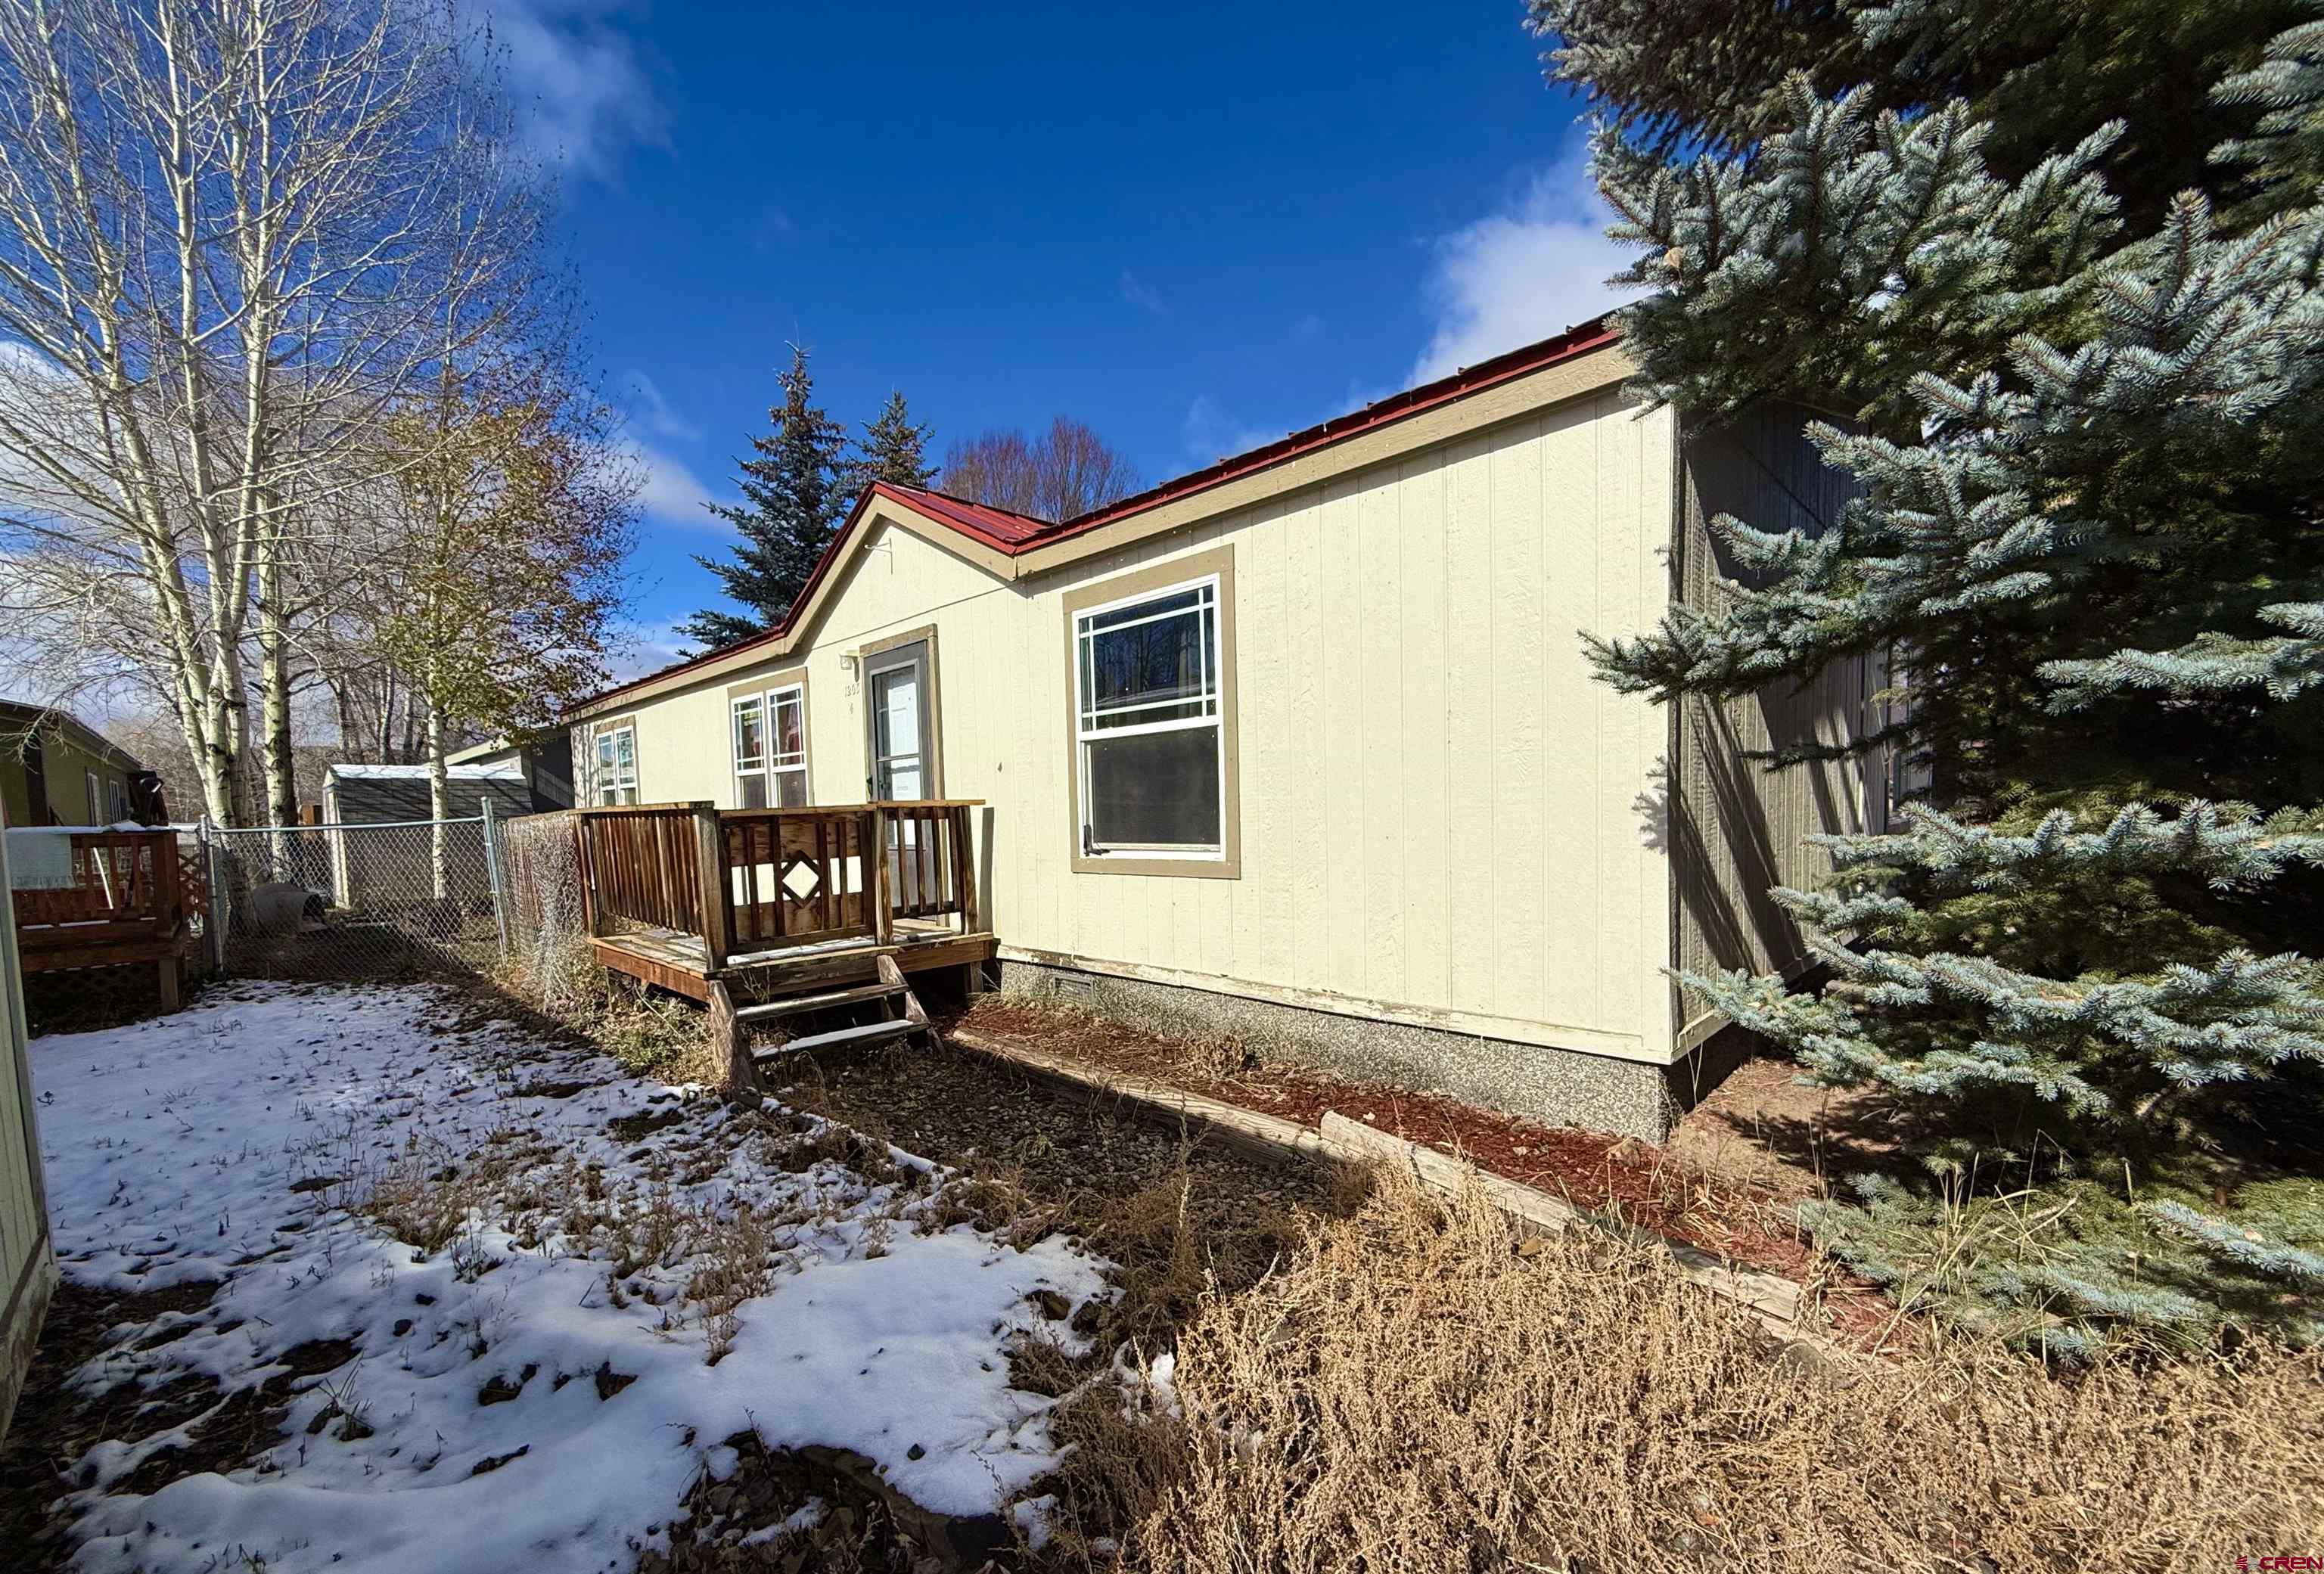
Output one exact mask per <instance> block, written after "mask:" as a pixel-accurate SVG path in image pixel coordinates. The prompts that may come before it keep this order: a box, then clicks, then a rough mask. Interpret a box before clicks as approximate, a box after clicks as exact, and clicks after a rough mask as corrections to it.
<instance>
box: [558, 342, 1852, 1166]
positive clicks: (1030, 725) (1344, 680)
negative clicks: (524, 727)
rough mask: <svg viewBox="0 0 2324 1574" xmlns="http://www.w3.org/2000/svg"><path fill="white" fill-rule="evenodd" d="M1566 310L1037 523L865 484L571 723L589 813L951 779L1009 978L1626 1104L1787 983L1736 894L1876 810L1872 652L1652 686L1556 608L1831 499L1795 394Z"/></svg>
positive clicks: (1587, 623) (1568, 611) (1699, 591)
mask: <svg viewBox="0 0 2324 1574" xmlns="http://www.w3.org/2000/svg"><path fill="white" fill-rule="evenodd" d="M1631 371H1632V368H1631V365H1630V364H1629V363H1628V361H1627V360H1626V359H1625V357H1624V354H1623V352H1622V350H1621V348H1620V347H1619V345H1618V344H1617V342H1616V338H1615V336H1614V334H1613V333H1612V332H1611V331H1610V330H1609V329H1608V328H1607V327H1606V326H1605V325H1603V324H1602V323H1591V324H1587V325H1584V326H1582V327H1578V328H1575V329H1572V330H1570V331H1568V332H1567V333H1565V334H1563V335H1561V336H1557V337H1555V338H1553V339H1550V340H1547V341H1545V342H1544V343H1541V344H1538V345H1532V346H1530V347H1528V348H1526V349H1524V350H1520V351H1517V352H1515V353H1513V354H1508V355H1504V356H1501V357H1499V358H1497V359H1495V360H1493V361H1490V362H1488V363H1486V364H1482V365H1479V366H1475V367H1471V368H1468V369H1467V370H1465V371H1464V372H1462V373H1460V374H1459V375H1456V376H1453V377H1450V378H1446V379H1444V380H1443V381H1441V382H1433V383H1430V384H1427V385H1426V386H1425V387H1421V388H1416V389H1414V390H1412V391H1408V392H1406V393H1401V394H1398V395H1396V396H1394V397H1392V398H1389V399H1386V400H1380V401H1379V402H1377V403H1375V404H1372V405H1370V406H1369V407H1368V408H1367V409H1365V410H1363V411H1361V412H1359V413H1357V414H1354V415H1350V416H1346V417H1342V418H1341V419H1337V420H1334V421H1331V422H1328V423H1326V424H1324V425H1323V426H1320V427H1316V428H1311V429H1309V430H1306V431H1302V432H1297V433H1294V434H1293V435H1291V436H1290V437H1286V438H1284V439H1282V440H1281V441H1279V442H1276V443H1272V444H1269V445H1268V446H1265V447H1262V448H1259V449H1257V450H1254V451H1253V452H1251V453H1249V454H1245V455H1242V456H1239V457H1237V458H1233V459H1230V460H1226V461H1222V463H1220V464H1218V465H1213V466H1211V467H1209V468H1207V469H1204V470H1202V471H1198V472H1196V473H1194V474H1190V475H1187V476H1184V477H1182V478H1180V479H1178V480H1176V481H1173V482H1170V483H1167V484H1165V485H1162V486H1160V487H1157V488H1155V489H1154V490H1152V491H1149V492H1144V493H1141V494H1139V495H1138V496H1136V497H1132V498H1130V499H1127V500H1125V501H1123V502H1119V503H1115V504H1113V505H1111V506H1109V507H1107V508H1104V509H1102V510H1099V511H1096V512H1094V513H1092V514H1088V515H1085V516H1084V517H1082V518H1079V519H1075V520H1067V521H1065V522H1063V523H1059V524H1047V523H1043V522H1042V521H1039V520H1031V519H1027V518H1023V517H1020V516H1018V515H1014V514H1010V513H1005V512H1002V511H999V510H995V509H992V508H989V507H984V506H981V505H978V504H975V503H971V502H963V501H960V500H958V499H954V498H950V497H946V496H944V495H942V494H940V493H937V492H927V491H918V490H913V489H908V488H902V487H896V486H890V485H886V484H881V485H877V486H874V487H872V488H871V489H870V490H869V491H868V492H866V493H865V494H864V496H863V498H862V500H861V501H860V502H859V503H858V504H857V506H856V508H855V510H854V511H853V514H851V515H850V517H849V519H848V520H847V521H846V523H845V525H844V527H843V528H842V529H841V532H840V533H839V535H838V537H837V538H835V541H834V542H833V544H832V547H831V548H830V550H829V551H828V552H827V553H826V554H825V557H824V558H823V560H822V562H821V563H820V564H819V565H818V566H817V568H816V573H815V575H814V577H813V578H812V579H811V580H810V581H809V583H808V585H807V590H806V592H805V593H804V594H802V596H801V597H800V600H799V602H798V605H797V606H796V607H795V608H794V609H793V611H792V612H791V614H790V616H789V617H788V619H787V620H786V621H785V622H784V624H783V626H782V627H780V628H779V629H777V630H775V631H771V632H770V633H767V634H765V635H762V636H760V637H759V638H757V639H755V640H750V641H747V642H745V643H743V644H741V645H737V646H734V647H733V648H730V649H724V650H719V651H715V652H713V653H711V654H709V655H706V656H703V657H699V658H695V659H692V660H689V661H686V662H682V663H680V664H678V665H677V666H674V667H668V668H665V669H663V670H661V671H659V672H656V673H653V674H651V675H650V676H648V677H642V678H640V679H638V680H636V681H635V682H632V683H628V684H625V685H623V686H621V687H618V688H615V689H612V690H609V691H607V692H606V693H604V694H603V695H598V696H597V697H595V699H593V700H591V701H589V702H588V703H587V704H584V705H582V706H580V707H578V708H577V709H576V712H575V713H574V715H573V718H572V719H573V721H574V723H575V726H574V753H575V758H576V760H577V761H579V762H580V763H581V765H582V767H583V771H584V779H583V780H582V781H581V782H580V783H578V784H576V785H577V786H578V787H579V788H580V797H581V801H582V802H584V803H585V804H609V803H637V802H649V803H659V802H669V801H677V800H711V801H714V802H715V803H716V804H717V805H721V806H725V807H746V806H752V805H792V804H800V803H812V804H816V805H831V804H846V803H853V802H860V801H862V799H864V798H866V797H880V798H914V797H928V798H941V797H946V796H950V797H955V798H973V799H982V800H983V801H984V802H985V803H986V804H987V805H990V807H989V808H988V809H986V810H985V811H983V818H982V835H981V839H982V842H983V843H984V845H983V847H982V850H981V852H980V859H981V861H982V879H981V880H980V882H979V883H980V888H981V891H982V902H983V907H984V923H985V926H986V927H987V928H989V929H991V931H992V932H993V933H994V934H996V935H997V937H998V955H999V957H1000V959H1001V974H1002V979H1003V982H1004V984H1007V985H1010V986H1012V987H1013V986H1018V985H1037V986H1046V987H1053V988H1056V989H1059V990H1065V991H1066V992H1068V993H1070V994H1072V995H1074V997H1075V998H1077V999H1083V1000H1084V1001H1086V1003H1088V1004H1090V1005H1092V1006H1094V1007H1098V1008H1110V1009H1114V1010H1118V1011H1121V1012H1124V1013H1127V1014H1130V1015H1133V1016H1140V1017H1148V1018H1156V1017H1171V1018H1174V1019H1175V1020H1176V1021H1177V1022H1178V1023H1180V1024H1182V1025H1185V1024H1202V1023H1208V1024H1212V1025H1214V1026H1220V1027H1224V1028H1228V1029H1231V1030H1234V1031H1238V1032H1243V1033H1247V1034H1251V1035H1255V1036H1269V1037H1273V1038H1276V1039H1277V1040H1281V1041H1291V1042H1296V1043H1298V1044H1301V1045H1304V1046H1305V1049H1306V1051H1307V1052H1308V1053H1310V1054H1314V1055H1318V1056H1321V1057H1323V1058H1324V1059H1325V1060H1326V1061H1327V1062H1329V1063H1333V1064H1335V1065H1336V1066H1338V1067H1340V1068H1341V1069H1342V1070H1343V1071H1345V1072H1351V1073H1354V1074H1358V1075H1364V1076H1373V1077H1379V1078H1383V1079H1387V1080H1390V1081H1395V1082H1405V1083H1408V1084H1411V1085H1416V1086H1422V1087H1430V1088H1437V1089H1442V1090H1444V1091H1449V1092H1452V1093H1453V1094H1455V1095H1458V1096H1461V1097H1463V1098H1468V1099H1471V1100H1480V1101H1485V1102H1489V1103H1493V1104H1496V1105H1499V1106H1500V1107H1502V1108H1505V1109H1512V1110H1517V1111H1519V1112H1523V1113H1528V1114H1533V1115H1536V1116H1539V1117H1543V1118H1550V1119H1555V1120H1561V1121H1572V1122H1577V1123H1581V1124H1587V1125H1591V1126H1596V1127H1599V1128H1605V1129H1610V1130H1620V1131H1633V1132H1640V1133H1645V1134H1649V1135H1660V1134H1661V1132H1662V1131H1663V1130H1664V1129H1665V1124H1666V1121H1667V1118H1668V1113H1669V1110H1670V1109H1671V1108H1672V1107H1673V1103H1674V1100H1675V1101H1677V1102H1685V1101H1689V1094H1690V1092H1691V1091H1692V1088H1693V1087H1694V1086H1695V1085H1696V1084H1698V1083H1699V1082H1700V1078H1699V1076H1698V1074H1697V1067H1698V1065H1699V1060H1698V1052H1699V1051H1700V1050H1701V1048H1702V1046H1703V1045H1705V1043H1706V1041H1708V1040H1709V1039H1711V1037H1712V1036H1713V1035H1715V1034H1717V1033H1718V1032H1719V1031H1720V1028H1722V1027H1723V1026H1726V1024H1725V1023H1724V1022H1723V1020H1722V1019H1720V1017H1716V1016H1714V1015H1711V1014H1710V1013H1708V1012H1705V1011H1704V1010H1703V1009H1702V1008H1701V1007H1700V1006H1699V1005H1698V1004H1696V1003H1694V1002H1692V1000H1690V999H1686V998H1685V997H1683V995H1682V994H1681V992H1680V991H1679V990H1677V989H1676V988H1675V986H1674V984H1673V982H1672V980H1671V979H1670V976H1669V974H1668V971H1667V970H1669V969H1670V968H1672V967H1674V965H1676V966H1687V967H1713V966H1718V967H1748V968H1754V969H1774V970H1777V971H1790V972H1794V973H1796V972H1798V971H1803V970H1804V966H1805V962H1806V953H1805V951H1804V948H1803V943H1802V937H1801V935H1800V934H1799V932H1798V930H1797V929H1796V927H1795V926H1794V925H1793V923H1792V922H1791V920H1790V919H1789V917H1788V916H1786V915H1785V914H1784V912H1783V911H1782V910H1781V909H1779V908H1777V907H1775V905H1774V904H1773V903H1771V902H1770V901H1769V900H1768V899H1767V898H1766V894H1765V893H1766V887H1767V886H1769V885H1771V884H1775V883H1780V882H1784V881H1791V882H1797V881H1800V880H1804V879H1813V878H1814V876H1815V874H1816V872H1817V871H1818V870H1819V869H1821V868H1822V867H1823V866H1824V865H1823V860H1822V857H1821V854H1818V853H1816V852H1814V851H1812V849H1810V848H1809V847H1807V846H1806V844H1805V842H1804V838H1805V837H1806V835H1807V834H1808V833H1811V832H1815V831H1823V830H1829V831H1842V830H1857V829H1862V828H1865V827H1867V825H1871V824H1879V823H1881V822H1882V820H1883V818H1884V816H1885V805H1886V795H1885V792H1884V791H1883V789H1882V785H1881V784H1882V782H1883V780H1884V769H1885V767H1884V762H1882V761H1881V760H1880V759H1877V757H1876V758H1873V759H1866V760H1860V761H1856V762H1851V763H1848V764H1835V765H1831V766H1827V767H1821V768H1818V769H1809V770H1802V771H1797V772H1793V773H1789V774H1786V775H1784V776H1782V777H1775V778H1771V777H1768V776H1766V775H1765V774H1764V773H1763V769H1762V768H1761V767H1760V766H1759V765H1757V764H1756V763H1754V762H1752V761H1751V760H1749V759H1747V758H1746V751H1747V750H1752V749H1754V748H1759V747H1764V746H1766V743H1767V742H1768V741H1769V740H1770V739H1774V740H1776V741H1784V742H1788V741H1796V740H1798V739H1801V738H1803V737H1806V736H1810V735H1812V736H1814V737H1817V738H1820V739H1822V740H1824V741H1840V740H1843V739H1846V738H1849V737H1851V736H1855V735H1858V734H1860V733H1861V732H1865V731H1867V730H1869V729H1870V728H1871V727H1872V726H1874V725H1876V724H1877V718H1876V717H1875V716H1874V715H1873V714H1872V711H1873V708H1874V704H1875V702H1874V698H1873V695H1874V690H1875V684H1874V674H1873V673H1872V672H1871V671H1870V669H1869V667H1868V666H1867V667H1863V668H1859V669H1850V670H1847V671H1843V672H1840V673H1838V674H1835V675H1834V676H1832V677H1830V678H1829V679H1828V680H1827V681H1825V682H1824V683H1822V684H1821V685H1820V686H1817V687H1814V688H1812V689H1810V690H1807V691H1805V692H1795V691H1794V690H1792V689H1791V688H1790V687H1789V686H1785V687H1784V688H1781V689H1774V690H1770V691H1769V692H1768V693H1767V694H1766V695H1764V696H1762V697H1760V698H1759V699H1757V700H1756V701H1753V702H1750V703H1744V704H1732V705H1729V706H1726V707H1714V706H1711V705H1707V704H1690V705H1687V706H1683V707H1677V708H1669V709H1664V708H1657V707H1656V706H1655V705H1653V704H1649V703H1648V702H1646V700H1644V699H1641V698H1635V697H1626V696H1624V695H1619V694H1617V693H1616V692H1615V691H1614V690H1613V689H1612V688H1611V687H1609V686H1607V685H1606V684H1604V683H1601V682H1600V681H1597V680H1596V679H1595V678H1594V677H1593V676H1592V671H1591V667H1590V664H1589V662H1588V661H1587V660H1586V659H1585V658H1584V656H1583V653H1582V643H1581V639H1580V633H1581V631H1584V630H1587V631H1591V632H1592V633H1597V634H1601V635H1610V634H1619V633H1626V632H1635V631H1642V630H1646V629H1648V628H1651V627H1653V626H1654V625H1655V623H1656V622H1657V621H1659V620H1660V619H1661V618H1663V617H1664V615H1665V613H1666V612H1668V611H1669V609H1670V608H1671V607H1672V605H1673V604H1674V603H1678V602H1681V601H1686V602H1691V603H1696V604H1702V603H1706V602H1707V601H1708V599H1709V598H1710V597H1711V596H1712V595H1714V594H1717V592H1716V590H1715V587H1714V584H1713V581H1714V578H1715V576H1716V575H1717V573H1718V570H1719V566H1720V565H1719V562H1718V557H1719V551H1720V548H1718V547H1717V546H1716V545H1715V544H1714V542H1713V540H1712V538H1711V533H1710V531H1709V529H1708V528H1707V524H1706V521H1707V520H1709V519H1710V518H1711V517H1712V516H1713V515H1715V514H1717V513H1720V512H1722V511H1731V512H1733V513H1736V514H1738V515H1739V516H1740V517H1742V518H1744V519H1747V520H1750V521H1752V522H1753V523H1755V524H1758V525H1762V526H1766V527H1770V528H1780V527H1783V526H1785V525H1788V524H1791V523H1793V522H1794V521H1796V520H1809V521H1821V520H1829V519H1830V518H1831V515H1832V513H1833V511H1835V510H1836V508H1837V506H1838V504H1839V502H1840V500H1841V498H1842V496H1843V495H1844V493H1843V492H1842V491H1841V488H1840V483H1839V480H1838V478H1836V477H1834V476H1833V475H1831V474H1830V473H1828V472H1827V471H1825V470H1824V469H1823V468H1822V467H1821V465H1820V463H1819V462H1818V459H1817V457H1816V456H1815V454H1814V452H1813V450H1812V448H1811V447H1810V446H1808V445H1807V444H1806V442H1805V441H1804V439H1803V437H1801V436H1800V432H1799V427H1800V421H1799V419H1796V416H1795V415H1794V417H1793V418H1791V419H1786V418H1785V417H1784V415H1783V413H1782V412H1778V411H1774V410H1762V411H1757V412H1754V413H1753V414H1751V415H1750V416H1748V417H1747V418H1746V419H1741V420H1738V421H1737V422H1734V423H1730V424H1728V425H1726V426H1723V427H1715V428H1714V427H1711V426H1708V425H1705V424H1701V423H1698V422H1696V421H1694V420H1692V419H1689V418H1687V417H1686V416H1685V415H1684V414H1683V412H1680V411H1677V410H1671V409H1662V410H1643V409H1641V408H1639V407H1638V406H1637V404H1635V403H1634V402H1632V401H1631V400H1628V399H1627V398H1626V397H1625V395H1624V393H1623V391H1622V383H1623V382H1624V380H1625V379H1626V378H1628V376H1629V375H1630V374H1631Z"/></svg>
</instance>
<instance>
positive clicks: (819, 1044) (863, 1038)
mask: <svg viewBox="0 0 2324 1574" xmlns="http://www.w3.org/2000/svg"><path fill="white" fill-rule="evenodd" d="M926 1031H927V1028H926V1027H924V1026H921V1025H920V1024H919V1023H918V1022H913V1021H910V1020H904V1021H899V1022H866V1023H864V1024H863V1025H862V1026H861V1027H835V1028H834V1029H832V1030H831V1031H830V1032H829V1033H816V1034H810V1035H809V1036H807V1037H805V1038H794V1039H792V1040H791V1041H790V1042H789V1043H788V1044H782V1045H769V1046H768V1047H767V1048H765V1049H753V1050H752V1052H751V1055H752V1059H754V1060H766V1059H769V1058H770V1057H771V1056H774V1055H779V1054H796V1053H798V1052H802V1051H806V1050H815V1049H838V1048H841V1047H842V1046H845V1047H848V1048H857V1049H860V1048H862V1046H863V1045H868V1044H892V1043H894V1042H895V1041H896V1040H897V1039H899V1038H909V1037H910V1036H912V1035H913V1034H915V1033H925V1032H926Z"/></svg>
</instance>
